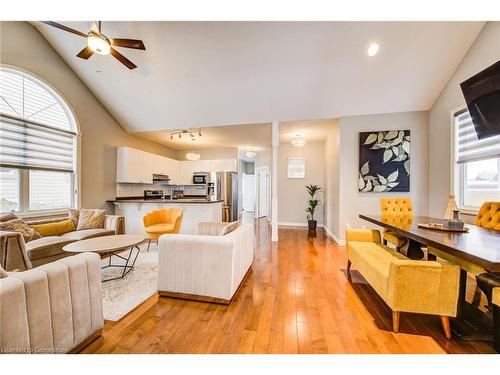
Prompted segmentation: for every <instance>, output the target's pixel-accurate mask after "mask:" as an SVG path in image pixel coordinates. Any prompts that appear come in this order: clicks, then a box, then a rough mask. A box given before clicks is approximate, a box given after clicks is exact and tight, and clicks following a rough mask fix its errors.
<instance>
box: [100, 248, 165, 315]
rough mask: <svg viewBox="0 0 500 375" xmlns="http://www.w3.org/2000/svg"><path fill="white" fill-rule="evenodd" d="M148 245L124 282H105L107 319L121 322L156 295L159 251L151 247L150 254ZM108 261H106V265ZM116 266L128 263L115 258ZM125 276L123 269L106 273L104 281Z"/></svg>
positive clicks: (113, 269) (104, 303) (108, 270)
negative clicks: (121, 274) (122, 274)
mask: <svg viewBox="0 0 500 375" xmlns="http://www.w3.org/2000/svg"><path fill="white" fill-rule="evenodd" d="M146 248H147V245H142V246H141V252H140V253H139V255H138V257H137V261H136V262H135V266H134V269H133V270H131V271H130V272H129V273H128V274H127V275H126V276H125V277H124V278H123V279H117V280H111V281H106V282H104V283H102V295H103V310H104V319H106V320H111V321H117V320H120V319H121V318H122V317H124V316H125V315H126V314H127V313H129V312H130V311H132V310H133V309H134V308H136V307H137V306H139V305H140V304H141V303H142V302H144V301H145V300H147V299H148V298H149V297H151V296H152V295H153V294H155V293H156V283H157V278H158V250H157V248H156V245H154V244H151V247H150V249H149V252H146ZM107 262H108V260H107V259H103V265H106V264H107ZM113 263H117V264H123V263H124V261H122V260H121V259H119V258H117V257H113ZM120 273H121V269H119V268H107V269H103V270H102V276H103V279H107V278H111V277H116V276H118V275H119V274H120Z"/></svg>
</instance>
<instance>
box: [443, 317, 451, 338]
mask: <svg viewBox="0 0 500 375" xmlns="http://www.w3.org/2000/svg"><path fill="white" fill-rule="evenodd" d="M441 325H442V326H443V331H444V335H445V336H446V338H447V339H448V340H449V339H451V329H450V318H449V317H448V316H441Z"/></svg>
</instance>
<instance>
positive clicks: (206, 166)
mask: <svg viewBox="0 0 500 375" xmlns="http://www.w3.org/2000/svg"><path fill="white" fill-rule="evenodd" d="M179 164H180V179H179V182H178V183H177V184H178V185H191V184H192V183H193V174H194V173H196V172H207V173H209V172H210V160H195V161H191V160H182V161H180V162H179Z"/></svg>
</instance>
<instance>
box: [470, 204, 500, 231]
mask: <svg viewBox="0 0 500 375" xmlns="http://www.w3.org/2000/svg"><path fill="white" fill-rule="evenodd" d="M474 224H475V225H479V226H480V227H483V228H486V229H493V230H498V231H500V202H484V203H483V205H482V206H481V208H480V209H479V212H478V213H477V216H476V220H475V221H474Z"/></svg>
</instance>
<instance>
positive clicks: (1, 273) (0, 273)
mask: <svg viewBox="0 0 500 375" xmlns="http://www.w3.org/2000/svg"><path fill="white" fill-rule="evenodd" d="M7 276H9V274H8V273H7V272H6V271H5V270H4V269H3V268H2V267H1V266H0V279H3V278H4V277H7Z"/></svg>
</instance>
